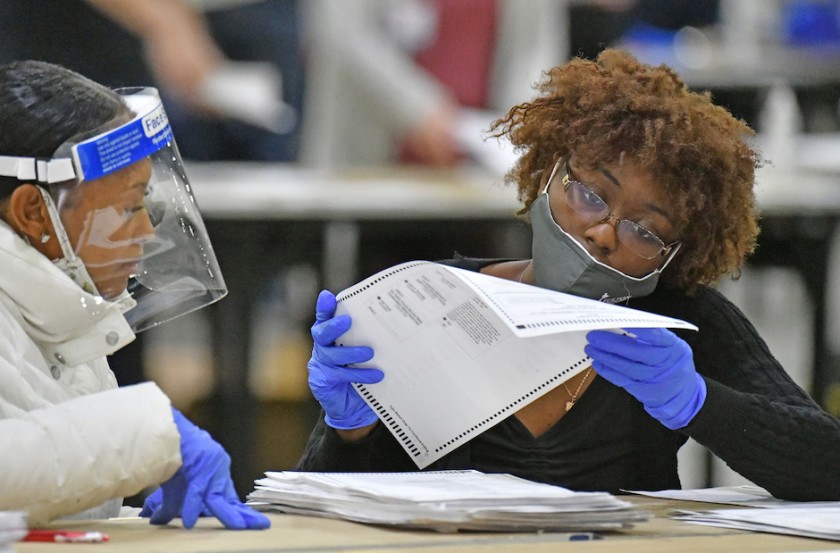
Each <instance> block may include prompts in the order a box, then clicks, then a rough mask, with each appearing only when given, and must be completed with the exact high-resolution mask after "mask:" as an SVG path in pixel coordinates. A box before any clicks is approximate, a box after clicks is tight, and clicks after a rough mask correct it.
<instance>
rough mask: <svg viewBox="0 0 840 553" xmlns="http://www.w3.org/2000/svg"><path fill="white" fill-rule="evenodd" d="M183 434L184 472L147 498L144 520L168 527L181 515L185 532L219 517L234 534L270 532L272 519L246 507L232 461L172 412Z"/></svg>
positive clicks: (180, 469)
mask: <svg viewBox="0 0 840 553" xmlns="http://www.w3.org/2000/svg"><path fill="white" fill-rule="evenodd" d="M172 415H173V417H174V418H175V426H177V427H178V432H179V433H180V434H181V459H182V464H181V468H179V469H178V472H176V473H175V475H174V476H172V478H170V479H169V480H167V481H166V482H164V483H163V484H161V486H160V489H158V490H157V491H155V492H154V493H153V494H152V495H150V496H149V497H147V498H146V501H145V502H144V504H143V509H142V510H141V511H140V516H143V517H151V520H150V522H151V523H152V524H167V523H169V521H171V520H172V519H173V518H175V517H177V516H179V515H180V517H181V519H182V521H183V523H184V527H185V528H192V527H193V526H195V523H196V521H197V520H198V517H199V516H200V515H202V514H204V515H210V516H215V517H216V518H218V519H219V520H220V521H221V522H222V524H224V525H225V527H226V528H230V529H234V530H245V529H255V530H257V529H263V528H268V527H269V526H270V525H271V522H270V521H269V520H268V518H267V517H266V516H265V515H263V514H261V513H258V512H256V511H255V510H253V509H251V508H250V507H248V506H246V505H244V504H243V503H242V502H241V501H240V500H239V497H238V496H237V495H236V491H235V490H234V488H233V482H232V481H231V479H230V457H229V456H228V454H227V453H226V452H225V450H224V448H222V446H221V445H219V444H218V443H217V442H216V441H215V440H213V438H211V437H210V434H208V433H207V432H205V431H204V430H202V429H200V428H199V427H197V426H196V425H194V424H193V423H191V422H190V421H189V420H187V418H186V417H184V415H182V414H181V413H180V412H179V411H178V410H177V409H172Z"/></svg>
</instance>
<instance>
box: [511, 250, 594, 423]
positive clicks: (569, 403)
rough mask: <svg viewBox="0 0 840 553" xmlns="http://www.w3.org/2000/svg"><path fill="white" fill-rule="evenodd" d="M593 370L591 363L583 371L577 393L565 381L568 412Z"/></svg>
mask: <svg viewBox="0 0 840 553" xmlns="http://www.w3.org/2000/svg"><path fill="white" fill-rule="evenodd" d="M530 266H531V264H530V263H528V264H526V265H525V268H524V269H523V270H522V272H521V273H520V274H519V279H518V280H519V282H522V279H523V278H525V273H526V272H527V271H528V267H530ZM591 372H592V366H591V365H590V367H589V368H588V369H586V372H585V373H583V378H582V379H581V381H580V383H579V384H578V387H577V390H575V393H572V391H571V390H570V389H569V387H568V386H566V382H563V388H565V389H566V393H567V394H569V400H568V401H567V402H566V412H567V413H568V412H569V409H571V408H572V407H574V406H575V402H577V397H578V394H579V393H580V390H581V388H583V385H584V383H585V382H586V381H587V379H588V378H589V373H591Z"/></svg>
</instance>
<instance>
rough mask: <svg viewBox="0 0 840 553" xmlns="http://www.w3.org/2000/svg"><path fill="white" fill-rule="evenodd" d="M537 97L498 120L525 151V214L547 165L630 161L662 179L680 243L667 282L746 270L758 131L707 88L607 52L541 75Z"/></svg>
mask: <svg viewBox="0 0 840 553" xmlns="http://www.w3.org/2000/svg"><path fill="white" fill-rule="evenodd" d="M537 91H538V94H537V96H536V98H535V99H534V100H532V101H530V102H527V103H523V104H520V105H517V106H514V107H513V108H512V109H511V110H510V111H509V112H508V113H507V115H506V116H505V117H503V118H502V119H499V120H498V121H496V122H495V123H494V124H493V127H492V129H493V131H494V132H495V133H496V134H495V136H507V137H508V139H509V140H510V141H511V143H512V144H513V145H514V147H515V148H516V150H517V151H518V152H520V153H521V156H520V158H519V160H518V161H517V163H516V165H515V166H514V167H513V168H512V169H511V171H510V172H509V173H508V174H507V176H506V181H507V182H508V183H509V184H515V185H516V186H517V187H518V191H519V200H520V201H521V202H522V203H523V207H522V208H521V209H520V210H519V212H518V215H520V216H521V217H523V218H525V217H526V216H527V213H528V209H529V208H530V206H531V203H532V202H533V201H534V199H535V198H536V197H537V194H538V191H539V186H540V180H541V177H542V175H543V171H544V170H546V168H550V167H551V165H552V164H553V163H554V161H555V160H556V159H557V158H558V157H561V158H564V159H568V158H569V156H571V155H574V157H575V159H576V160H577V161H578V163H580V164H581V165H583V166H586V167H590V168H595V167H597V166H598V165H600V164H602V163H610V162H616V161H619V160H620V159H622V157H623V158H624V159H628V158H629V159H630V160H632V161H633V162H635V163H636V164H637V165H638V166H640V168H642V169H644V170H646V171H648V172H649V173H650V174H652V175H656V178H657V179H658V181H659V183H660V184H661V186H662V187H663V188H664V189H665V191H666V197H667V198H668V202H669V206H668V207H669V209H671V210H672V214H671V217H672V219H673V221H674V222H675V224H676V227H677V228H678V229H680V231H681V232H680V240H681V242H682V249H681V251H680V253H679V254H678V255H677V256H676V257H675V258H674V260H673V261H672V262H671V264H670V265H669V267H668V269H667V270H666V271H663V273H662V277H661V283H662V284H663V285H665V286H668V287H673V288H679V289H683V290H687V291H691V290H693V289H694V288H696V286H697V285H699V284H710V285H713V284H715V283H716V282H717V281H718V280H719V279H720V278H721V277H722V276H723V275H726V274H730V275H732V277H733V278H737V277H738V276H739V275H740V270H741V267H742V266H743V264H744V262H745V260H746V257H747V256H748V255H749V254H750V253H752V251H753V250H754V248H755V243H756V237H757V236H758V214H757V209H756V205H755V196H754V193H753V184H754V177H755V169H756V168H757V167H758V166H759V165H760V157H759V155H758V154H757V153H756V151H754V150H753V149H752V148H751V147H750V145H749V144H748V143H747V139H748V138H749V137H750V136H752V135H753V134H754V133H753V131H752V129H750V128H749V126H748V125H747V124H746V123H744V122H743V121H741V120H738V119H736V118H735V117H733V116H732V115H731V114H730V113H729V112H728V111H726V110H725V109H724V108H722V107H720V106H716V105H715V104H713V103H712V101H711V97H710V95H709V93H696V92H692V91H690V90H689V89H688V88H687V87H686V85H685V84H684V83H683V82H682V81H681V80H680V78H679V77H678V76H677V75H676V73H675V72H674V71H673V70H671V69H670V68H668V67H667V66H665V65H660V66H658V67H652V66H648V65H644V64H641V63H639V62H638V61H637V60H636V59H635V58H634V57H633V56H632V55H630V54H628V53H626V52H623V51H620V50H616V49H607V50H604V51H603V52H602V53H601V54H600V55H599V56H598V58H597V59H596V60H595V61H588V60H584V59H578V58H576V59H573V60H572V61H570V62H569V63H567V64H565V65H562V66H559V67H555V68H553V69H551V70H550V71H548V72H546V73H545V74H544V78H543V80H542V82H540V83H539V84H538V85H537Z"/></svg>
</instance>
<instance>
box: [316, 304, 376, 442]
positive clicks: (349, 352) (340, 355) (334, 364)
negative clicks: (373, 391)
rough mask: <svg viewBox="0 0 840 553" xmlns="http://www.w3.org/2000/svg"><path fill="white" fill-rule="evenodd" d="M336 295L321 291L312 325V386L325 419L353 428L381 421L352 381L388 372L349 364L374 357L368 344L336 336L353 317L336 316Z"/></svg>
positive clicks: (335, 425)
mask: <svg viewBox="0 0 840 553" xmlns="http://www.w3.org/2000/svg"><path fill="white" fill-rule="evenodd" d="M336 303H337V302H336V299H335V296H334V295H333V294H332V293H331V292H329V291H328V290H323V291H322V292H321V293H320V294H319V295H318V302H317V304H316V306H315V324H313V325H312V339H313V341H314V343H315V344H314V346H313V348H312V357H311V358H310V359H309V363H308V364H307V367H308V368H309V388H310V389H311V390H312V395H314V396H315V399H317V400H318V403H320V404H321V407H323V409H324V413H326V416H325V417H324V420H325V421H326V422H327V424H328V425H329V426H331V427H332V428H336V429H339V430H352V429H354V428H362V427H364V426H368V425H370V424H373V423H374V422H376V421H377V416H376V413H374V412H373V410H372V409H371V408H370V407H369V406H368V405H367V403H365V402H364V400H362V398H361V396H359V393H358V392H357V391H356V389H355V388H354V387H353V386H352V385H351V383H353V382H361V383H365V384H372V383H375V382H379V381H380V380H382V379H383V378H384V377H385V375H384V374H383V373H382V371H380V370H379V369H373V368H361V367H348V366H347V365H350V364H353V363H363V362H365V361H369V360H370V359H372V358H373V349H371V348H369V347H367V346H348V347H341V346H337V345H336V344H335V341H336V339H337V338H338V337H339V336H341V335H342V334H344V333H345V332H347V330H348V329H349V328H350V324H351V320H350V317H349V316H347V315H339V316H337V317H336V316H335V307H336Z"/></svg>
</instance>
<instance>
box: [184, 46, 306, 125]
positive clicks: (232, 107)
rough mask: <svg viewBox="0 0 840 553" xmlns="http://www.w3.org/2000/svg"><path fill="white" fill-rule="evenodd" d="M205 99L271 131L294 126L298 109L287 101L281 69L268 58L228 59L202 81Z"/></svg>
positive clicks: (220, 109) (229, 113)
mask: <svg viewBox="0 0 840 553" xmlns="http://www.w3.org/2000/svg"><path fill="white" fill-rule="evenodd" d="M201 95H202V99H203V100H204V102H205V103H207V105H208V106H210V107H212V108H214V109H216V110H218V111H219V112H220V113H222V114H223V115H225V116H227V117H230V118H233V119H239V120H240V121H244V122H245V123H249V124H251V125H255V126H257V127H261V128H263V129H266V130H268V131H271V132H274V133H277V134H283V133H287V132H289V131H291V130H292V128H293V127H294V126H295V123H296V122H297V113H295V110H294V108H293V107H292V106H290V105H289V104H286V103H285V102H283V81H282V76H281V74H280V71H279V70H278V69H277V68H276V67H275V66H273V65H271V64H270V63H265V62H241V61H237V62H225V63H223V64H222V65H220V66H219V68H218V69H217V70H216V71H215V72H213V73H212V74H211V75H210V76H208V77H207V78H206V79H205V80H204V83H202V90H201Z"/></svg>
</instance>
